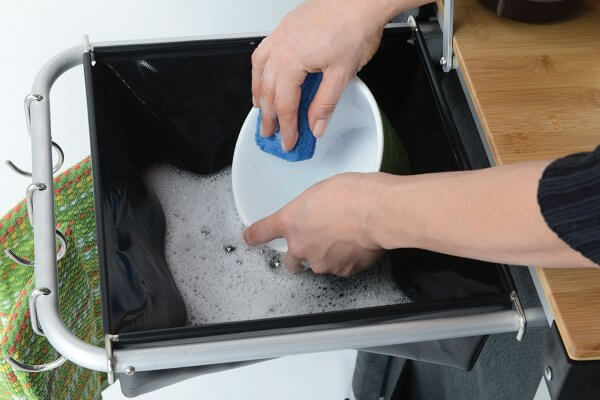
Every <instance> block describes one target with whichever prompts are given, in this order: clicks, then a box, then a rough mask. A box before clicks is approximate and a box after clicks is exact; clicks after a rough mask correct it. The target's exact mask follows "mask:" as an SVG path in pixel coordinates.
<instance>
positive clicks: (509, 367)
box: [394, 328, 549, 400]
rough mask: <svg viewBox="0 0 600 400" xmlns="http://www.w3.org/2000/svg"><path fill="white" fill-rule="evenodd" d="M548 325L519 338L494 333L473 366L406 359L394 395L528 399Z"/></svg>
mask: <svg viewBox="0 0 600 400" xmlns="http://www.w3.org/2000/svg"><path fill="white" fill-rule="evenodd" d="M548 332H549V328H536V329H530V330H529V331H528V332H527V335H526V337H525V338H524V339H523V341H522V342H517V341H516V340H515V337H514V334H503V335H494V336H492V337H490V338H489V340H488V343H487V344H486V346H485V347H484V349H483V351H482V352H481V355H480V357H479V359H478V360H477V363H476V364H475V367H474V368H473V370H471V371H469V372H467V371H461V370H458V369H456V368H447V367H440V366H438V365H433V364H429V363H423V362H413V361H410V362H407V364H406V367H405V368H406V371H405V374H406V375H405V378H404V380H403V381H402V383H401V385H400V387H399V388H398V389H397V393H396V394H395V397H394V398H398V399H403V400H410V399H428V400H454V399H460V400H479V399H503V400H522V399H531V398H533V395H534V394H535V391H536V389H537V385H538V383H539V381H540V378H541V375H542V371H543V359H542V349H543V346H544V343H545V340H546V337H547V334H548Z"/></svg>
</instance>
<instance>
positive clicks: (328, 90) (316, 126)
mask: <svg viewBox="0 0 600 400" xmlns="http://www.w3.org/2000/svg"><path fill="white" fill-rule="evenodd" d="M348 81H349V79H348V78H347V77H346V74H344V73H341V72H339V71H338V70H333V69H326V70H325V71H323V79H322V80H321V84H320V85H319V89H318V90H317V93H316V94H315V97H314V98H313V100H312V102H311V103H310V107H309V109H308V124H309V126H310V127H311V130H312V132H313V135H315V137H321V136H323V134H324V133H325V129H326V128H327V124H328V123H329V119H330V118H331V114H333V111H334V110H335V106H336V104H337V103H338V101H339V100H340V97H341V95H342V92H343V91H344V89H345V88H346V85H347V84H348Z"/></svg>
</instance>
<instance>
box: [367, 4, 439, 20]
mask: <svg viewBox="0 0 600 400" xmlns="http://www.w3.org/2000/svg"><path fill="white" fill-rule="evenodd" d="M375 1H376V3H375V4H376V8H377V9H378V10H379V11H378V12H379V13H380V15H381V16H382V17H383V19H382V22H383V24H385V23H387V22H389V21H390V20H391V19H392V18H394V17H395V16H397V15H398V14H400V13H402V12H404V11H407V10H411V9H413V8H419V7H421V6H423V5H425V4H428V3H432V2H433V0H375Z"/></svg>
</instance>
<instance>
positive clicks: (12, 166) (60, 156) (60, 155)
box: [5, 141, 65, 177]
mask: <svg viewBox="0 0 600 400" xmlns="http://www.w3.org/2000/svg"><path fill="white" fill-rule="evenodd" d="M52 149H53V150H54V151H55V153H56V155H57V157H56V161H55V162H54V165H53V166H52V173H53V174H55V173H57V172H58V170H60V169H61V168H62V166H63V163H64V162H65V152H64V151H63V149H62V148H61V147H60V146H59V145H58V143H56V142H55V141H52ZM5 164H6V165H7V166H8V168H10V169H12V170H13V171H14V172H16V173H17V174H19V175H23V176H27V177H31V175H32V174H31V172H29V171H25V170H24V169H21V168H19V167H17V166H16V165H15V163H14V162H12V161H10V160H6V161H5Z"/></svg>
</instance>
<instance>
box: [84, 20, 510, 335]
mask: <svg viewBox="0 0 600 400" xmlns="http://www.w3.org/2000/svg"><path fill="white" fill-rule="evenodd" d="M411 35H412V34H411V32H410V30H406V29H395V30H388V31H387V32H386V33H385V35H384V38H383V41H382V44H381V47H380V49H379V50H378V52H377V54H376V55H375V57H374V58H373V60H372V61H371V62H370V63H369V64H368V65H367V66H365V68H363V70H362V71H361V73H360V77H361V78H362V79H363V80H364V81H365V83H366V84H367V85H368V86H369V87H370V89H371V90H372V91H373V93H374V95H375V97H376V99H377V100H378V103H379V105H380V106H381V108H382V109H383V111H384V112H385V114H386V115H387V116H388V118H389V119H390V121H391V123H392V125H393V126H394V128H395V130H396V131H397V133H398V135H399V136H400V137H401V140H402V142H403V143H404V144H405V146H406V148H407V152H408V154H409V157H410V163H411V166H412V167H413V172H414V173H424V172H436V171H448V170H454V169H460V168H462V166H461V165H459V164H458V162H457V160H458V159H460V158H461V157H464V155H462V154H461V155H460V156H457V149H456V146H454V144H453V143H451V142H450V141H449V137H450V136H452V135H453V134H452V133H447V132H446V126H448V125H449V124H448V121H443V120H442V117H441V116H440V113H439V103H440V102H439V94H434V93H433V92H432V90H431V86H430V82H429V79H430V78H429V77H428V72H427V69H425V68H424V66H423V64H422V62H423V60H422V58H420V57H419V51H421V50H420V49H419V48H418V47H417V46H414V45H412V44H410V43H408V39H410V38H411V37H412V36H411ZM259 40H260V38H254V39H253V38H250V39H233V40H218V41H204V42H182V43H166V44H152V45H142V46H119V47H97V48H96V49H95V58H96V64H95V66H93V67H90V66H87V67H86V74H87V75H91V83H92V85H91V86H92V87H89V88H88V94H89V95H90V97H91V98H92V100H93V101H92V104H93V105H92V106H91V109H90V113H89V114H90V124H91V125H93V126H92V127H91V128H93V131H94V134H93V135H92V143H91V144H92V152H93V165H94V181H95V185H97V192H96V203H97V208H96V211H97V223H98V230H99V235H98V237H99V238H103V246H104V250H103V251H102V253H101V254H100V268H101V269H102V271H103V273H102V277H103V278H102V286H103V287H102V290H103V297H104V298H105V301H106V303H105V305H106V307H105V308H106V309H105V310H103V312H104V314H105V319H106V320H107V324H106V325H107V327H108V330H109V331H110V332H111V333H119V334H121V335H123V336H122V337H123V341H122V342H121V343H124V342H125V341H127V342H128V343H130V344H131V343H136V341H137V342H138V343H141V342H144V341H148V340H150V341H159V340H162V339H163V338H167V337H168V338H170V339H173V338H177V337H196V336H206V332H207V331H210V332H211V334H219V333H225V332H241V331H253V330H256V329H259V328H263V329H285V328H290V327H292V328H293V329H300V328H301V326H308V325H311V324H312V325H314V324H317V323H318V324H328V323H334V322H341V321H352V320H353V318H359V319H360V318H364V316H365V315H366V314H370V315H373V313H375V314H376V315H377V316H378V317H379V318H381V317H384V316H388V317H392V316H397V315H405V314H407V313H422V312H426V311H435V310H433V309H432V307H434V306H436V304H438V305H439V306H438V307H439V309H448V308H461V307H477V306H481V305H496V306H498V307H504V306H507V305H508V296H507V293H508V290H509V288H508V287H507V285H506V281H505V280H504V278H503V275H502V273H501V271H500V270H499V269H498V268H495V267H492V268H485V266H484V265H483V263H479V264H478V262H471V261H466V260H462V259H452V260H451V262H449V260H448V259H445V260H444V262H443V266H440V267H439V269H442V270H447V269H449V270H454V269H456V270H457V271H454V272H449V273H448V274H447V275H446V277H449V278H450V279H451V280H449V281H447V282H446V286H447V287H446V288H442V287H441V285H437V284H436V283H435V282H434V285H433V286H432V287H431V289H427V288H426V286H428V285H429V283H428V281H427V279H429V278H425V277H422V278H419V275H418V274H419V272H418V271H419V270H422V269H423V267H424V266H426V265H433V264H435V263H436V262H437V261H438V256H437V255H435V254H433V253H418V254H415V256H414V257H412V256H411V257H410V261H411V262H412V264H411V265H410V267H408V268H404V267H405V266H406V263H407V260H409V258H405V259H404V260H402V259H401V258H395V259H396V260H398V264H397V265H396V267H395V268H396V269H397V270H401V269H411V270H414V271H415V273H417V275H415V276H414V278H413V279H410V280H407V281H406V282H407V283H404V286H405V287H406V288H407V289H410V290H412V291H413V292H414V293H420V297H418V299H417V297H416V296H415V299H417V302H416V303H415V304H409V305H394V306H390V307H389V308H378V309H377V310H376V312H375V310H353V311H347V312H340V313H327V314H322V315H320V314H314V315H307V316H294V317H290V318H287V317H286V318H278V319H272V320H269V321H266V322H265V321H262V322H260V323H259V322H258V321H240V322H239V323H233V324H222V325H219V326H199V327H189V328H183V327H182V326H183V325H184V323H185V307H184V305H183V303H182V300H181V297H180V295H179V293H178V291H177V289H176V287H175V285H174V284H173V280H172V278H171V275H170V273H169V270H168V265H167V264H166V261H165V257H164V216H163V213H162V210H161V207H160V204H159V203H158V201H157V199H156V198H155V197H154V195H153V194H152V193H151V192H150V191H149V190H148V189H147V187H146V184H145V182H144V181H143V172H144V169H145V168H146V167H148V166H151V165H154V164H156V163H171V164H174V165H176V166H178V167H180V168H182V169H186V170H189V171H193V172H196V173H210V172H216V171H217V170H220V169H221V168H223V167H224V166H226V165H228V164H229V163H230V162H231V158H232V153H233V149H234V145H235V140H236V137H237V134H238V132H239V128H240V127H241V125H242V123H243V120H244V118H245V117H246V114H247V112H248V110H249V109H250V107H251V94H250V71H251V65H250V54H251V52H252V51H253V49H254V48H255V47H256V45H257V43H258V42H259ZM436 96H437V97H436ZM446 114H447V113H446ZM447 117H448V116H447V115H446V117H445V118H447ZM452 137H453V138H454V139H453V142H457V143H458V142H459V139H458V138H456V137H454V136H452ZM407 254H408V253H407ZM403 257H404V256H403ZM436 268H437V267H436ZM437 272H438V271H437V270H436V273H437ZM401 279H404V277H402V278H401ZM476 281H479V283H478V284H476V283H475V282H476ZM465 282H467V283H468V284H465ZM411 284H412V285H413V287H412V288H409V285H411ZM455 285H456V286H455ZM501 288H504V290H502V289H501ZM440 291H441V292H440ZM438 299H442V300H438ZM353 316H354V317H353ZM299 323H301V325H298V324H299ZM173 328H174V329H173ZM161 332H162V333H164V336H163V335H162V333H161ZM138 333H139V335H138ZM136 338H137V339H136Z"/></svg>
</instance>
